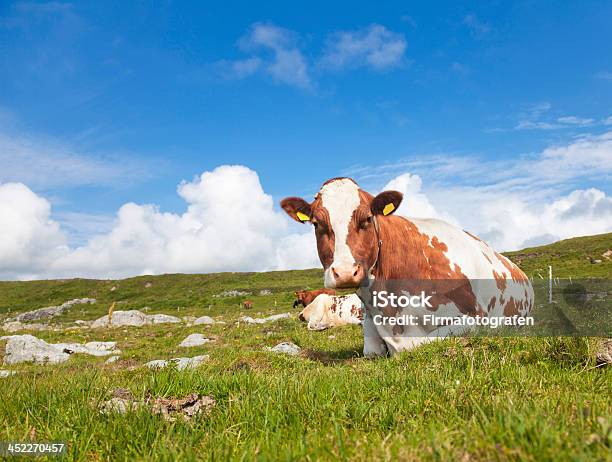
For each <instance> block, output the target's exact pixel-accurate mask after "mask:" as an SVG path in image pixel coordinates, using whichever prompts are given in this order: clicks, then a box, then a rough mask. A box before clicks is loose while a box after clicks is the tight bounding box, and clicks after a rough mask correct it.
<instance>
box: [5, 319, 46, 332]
mask: <svg viewBox="0 0 612 462" xmlns="http://www.w3.org/2000/svg"><path fill="white" fill-rule="evenodd" d="M2 329H3V330H5V331H6V332H9V333H13V332H18V331H20V330H48V329H50V327H49V325H48V324H42V323H39V322H31V323H25V324H24V323H22V322H21V321H8V322H5V323H4V324H3V325H2Z"/></svg>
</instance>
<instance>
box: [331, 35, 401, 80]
mask: <svg viewBox="0 0 612 462" xmlns="http://www.w3.org/2000/svg"><path fill="white" fill-rule="evenodd" d="M406 47H407V44H406V39H405V38H404V35H403V34H400V33H396V32H392V31H390V30H389V29H387V28H386V27H384V26H382V25H380V24H372V25H370V26H368V27H366V28H363V29H359V30H355V31H340V32H337V33H335V34H332V35H331V36H330V37H329V38H328V40H327V46H326V50H325V52H324V54H323V57H322V59H321V64H322V66H323V67H327V68H331V69H342V68H346V67H360V66H365V67H369V68H371V69H374V70H378V71H380V70H383V69H388V68H390V67H394V66H397V65H398V64H400V63H401V61H402V59H403V57H404V53H405V51H406Z"/></svg>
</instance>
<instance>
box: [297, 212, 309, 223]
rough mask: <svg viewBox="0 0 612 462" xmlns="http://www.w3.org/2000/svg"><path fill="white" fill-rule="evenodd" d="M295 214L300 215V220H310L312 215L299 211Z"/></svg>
mask: <svg viewBox="0 0 612 462" xmlns="http://www.w3.org/2000/svg"><path fill="white" fill-rule="evenodd" d="M295 215H296V216H297V217H298V220H300V221H308V220H310V217H309V216H308V215H306V214H305V213H302V212H298V213H296V214H295Z"/></svg>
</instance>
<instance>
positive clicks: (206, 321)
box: [193, 316, 215, 326]
mask: <svg viewBox="0 0 612 462" xmlns="http://www.w3.org/2000/svg"><path fill="white" fill-rule="evenodd" d="M214 323H215V320H214V319H213V318H211V317H210V316H200V317H199V318H198V319H196V320H195V321H193V325H194V326H199V325H200V324H214Z"/></svg>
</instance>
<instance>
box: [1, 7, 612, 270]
mask: <svg viewBox="0 0 612 462" xmlns="http://www.w3.org/2000/svg"><path fill="white" fill-rule="evenodd" d="M152 3H155V2H151V3H149V2H147V3H144V2H75V3H74V4H70V3H62V2H49V3H44V2H40V3H38V2H3V3H2V4H1V5H0V47H1V48H0V49H1V53H2V60H1V61H0V137H1V138H0V140H1V144H0V148H1V149H2V150H3V151H4V152H2V151H0V161H2V163H4V164H5V165H4V167H2V166H0V182H3V183H10V182H13V183H23V184H24V185H26V186H27V187H28V188H29V189H30V190H31V191H33V193H35V194H36V195H37V196H40V197H43V198H45V200H46V201H48V202H49V204H50V206H51V212H50V219H53V220H55V221H56V222H57V223H58V224H59V226H61V227H62V229H63V231H62V232H63V233H65V235H66V236H67V237H66V239H67V242H68V244H69V245H72V246H76V245H82V244H83V243H85V242H87V240H88V239H89V238H90V237H91V236H93V235H95V234H96V233H97V232H100V231H108V230H109V229H111V227H112V226H113V225H112V223H113V220H116V213H117V211H118V210H119V209H120V207H121V206H122V205H123V204H125V203H128V202H135V203H137V204H155V205H156V206H158V207H159V209H160V210H161V211H163V212H169V213H175V214H181V213H183V212H184V210H185V208H186V203H185V200H184V199H183V198H181V197H179V196H178V195H177V185H179V184H180V183H181V181H192V180H194V178H196V177H197V176H198V175H200V174H202V172H205V171H213V170H214V169H215V168H216V167H218V166H220V165H233V164H238V165H244V166H246V167H248V168H249V169H252V170H253V171H254V172H256V173H257V175H258V179H259V181H260V183H261V185H262V188H263V190H264V191H265V193H266V194H269V195H271V196H272V198H273V199H274V201H275V202H277V201H278V199H280V198H282V197H284V196H286V195H294V194H302V195H311V194H313V193H314V192H316V190H317V188H318V186H319V185H320V184H321V182H322V181H324V180H325V179H327V178H330V177H333V176H338V175H345V174H351V175H354V176H356V177H357V178H358V179H359V180H360V181H361V182H362V184H364V185H366V186H367V187H368V188H370V189H379V188H381V187H383V186H384V185H385V184H386V183H387V182H389V181H391V180H392V179H393V178H394V177H396V176H398V175H400V174H411V175H417V176H418V178H419V181H420V182H421V183H422V184H421V186H420V189H419V188H417V189H419V191H416V192H415V194H416V193H423V194H426V195H428V197H429V196H431V197H429V199H428V200H429V201H430V202H431V203H432V204H433V206H434V208H436V206H437V208H438V209H439V208H440V207H441V206H442V205H443V202H444V200H443V199H440V193H441V189H442V188H459V187H462V188H470V187H484V186H486V185H487V184H493V183H495V184H497V183H498V182H499V179H498V178H496V176H495V175H489V173H491V171H492V170H493V171H495V170H496V169H500V168H501V169H508V166H509V165H514V164H517V163H521V162H524V161H526V162H536V163H537V161H538V159H539V157H541V156H542V153H543V152H544V151H545V150H546V149H547V148H554V147H568V146H573V144H572V143H575V142H576V140H580V139H589V140H595V141H594V143H595V147H594V148H593V149H595V150H596V151H597V150H598V149H599V151H597V153H596V154H595V157H596V158H597V161H596V162H591V163H589V164H588V165H587V167H586V168H585V169H584V170H583V171H582V173H583V174H579V173H576V172H577V171H578V170H581V169H580V165H579V164H576V163H571V166H569V167H568V168H571V169H572V170H573V171H574V174H571V175H568V174H564V175H560V176H559V177H558V178H557V180H556V181H548V182H547V186H546V194H544V196H545V197H546V198H547V199H550V200H551V201H554V200H559V199H560V198H562V197H564V195H568V194H570V193H571V192H572V191H574V190H586V189H589V188H596V189H597V190H598V191H600V192H602V193H603V194H604V195H605V196H606V200H607V199H609V198H608V197H607V196H608V195H609V194H610V186H609V185H610V182H609V180H610V172H609V171H608V170H606V169H607V167H608V166H609V164H608V163H605V159H603V157H604V155H603V154H602V152H604V153H607V152H608V151H605V150H604V151H601V149H607V146H608V143H607V140H604V141H603V142H602V139H601V138H597V137H601V136H603V135H605V134H606V133H608V132H609V131H611V130H612V119H609V117H610V116H612V53H611V51H612V50H611V49H610V48H611V47H610V44H611V43H612V28H611V27H610V24H612V5H610V3H609V2H603V1H601V2H599V1H593V2H552V1H551V2H533V1H519V2H488V3H487V4H484V3H481V2H478V3H476V2H439V3H436V4H433V3H432V2H420V3H411V4H409V3H407V2H385V4H380V3H372V2H363V3H360V4H356V3H355V2H334V3H333V4H330V3H329V2H308V3H304V4H302V5H289V4H287V3H286V2H266V3H265V4H264V3H260V4H256V3H255V2H222V3H212V2H192V3H188V2H176V3H175V2H163V3H162V2H160V4H159V5H154V4H152ZM597 140H599V141H597ZM597 143H599V144H597ZM602 143H603V144H604V145H605V146H604V147H603V148H602V146H601V144H602ZM589 146H590V145H589ZM606 156H607V154H606ZM432 162H433V164H432ZM440 163H443V164H444V166H445V167H444V168H441V167H440V165H441V164H440ZM453 165H458V166H460V167H461V166H463V167H464V168H463V169H461V168H460V169H459V172H458V173H457V175H456V177H453V174H452V173H453V172H452V170H453ZM477 165H479V166H480V168H474V169H473V170H472V172H473V174H471V173H470V168H468V166H477ZM534 165H537V164H527V165H526V167H525V168H526V169H530V168H535V167H534ZM568 165H569V164H568ZM381 166H383V167H384V166H386V167H385V168H382V167H381ZM602 166H603V170H602ZM368 172H370V173H371V172H375V174H369V173H368ZM440 172H443V173H444V175H443V177H444V178H442V176H440ZM506 180H508V179H507V178H506ZM411 184H413V183H411ZM508 191H510V189H509V190H508ZM436 194H437V197H434V196H436ZM436 201H437V202H436ZM606 210H607V209H606ZM440 215H442V216H443V215H444V213H440ZM459 221H460V222H461V224H464V223H463V222H462V221H461V220H459ZM289 226H292V225H289ZM595 229H596V230H600V228H598V227H596V228H595ZM485 231H486V230H485ZM564 236H565V235H564V234H563V233H561V234H559V235H558V236H557V235H556V237H564ZM508 242H509V241H508ZM11 274H14V272H13V273H11Z"/></svg>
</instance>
